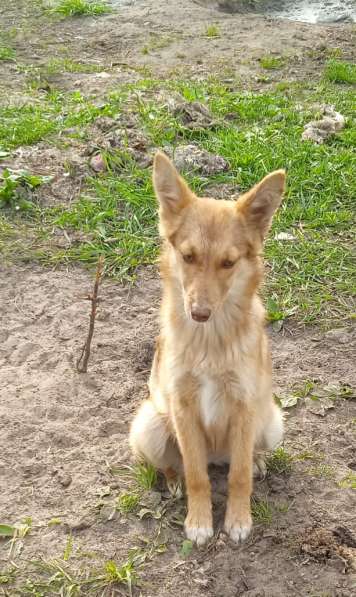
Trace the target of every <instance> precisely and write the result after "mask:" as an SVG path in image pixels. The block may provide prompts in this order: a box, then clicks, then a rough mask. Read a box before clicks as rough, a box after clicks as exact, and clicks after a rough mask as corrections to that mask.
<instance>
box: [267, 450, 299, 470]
mask: <svg viewBox="0 0 356 597" xmlns="http://www.w3.org/2000/svg"><path fill="white" fill-rule="evenodd" d="M292 462H293V457H292V456H291V455H290V454H288V452H287V450H286V449H285V448H283V446H281V447H279V448H276V449H275V450H274V452H272V454H270V456H269V457H268V458H267V461H266V465H267V470H268V472H270V473H276V474H278V475H281V474H285V475H286V474H289V473H290V472H291V471H292Z"/></svg>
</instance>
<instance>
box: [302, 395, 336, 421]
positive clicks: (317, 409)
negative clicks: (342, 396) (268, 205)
mask: <svg viewBox="0 0 356 597" xmlns="http://www.w3.org/2000/svg"><path fill="white" fill-rule="evenodd" d="M305 406H306V409H307V410H308V411H309V412H311V413H313V414H314V415H318V416H319V417H325V415H326V413H327V411H328V410H330V409H331V408H335V404H334V403H333V401H332V400H330V398H318V397H317V396H310V397H307V398H306V399H305Z"/></svg>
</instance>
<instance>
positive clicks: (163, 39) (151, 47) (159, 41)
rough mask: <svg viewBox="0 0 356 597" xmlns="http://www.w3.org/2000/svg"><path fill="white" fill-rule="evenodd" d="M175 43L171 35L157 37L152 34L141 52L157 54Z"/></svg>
mask: <svg viewBox="0 0 356 597" xmlns="http://www.w3.org/2000/svg"><path fill="white" fill-rule="evenodd" d="M172 42H173V37H172V36H170V35H157V33H151V34H150V37H149V40H148V42H147V44H145V45H144V46H143V48H142V50H141V52H142V54H150V53H151V52H157V51H158V50H162V49H163V48H166V47H167V46H169V45H170V44H171V43H172Z"/></svg>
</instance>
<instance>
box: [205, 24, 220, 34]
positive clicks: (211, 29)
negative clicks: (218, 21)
mask: <svg viewBox="0 0 356 597" xmlns="http://www.w3.org/2000/svg"><path fill="white" fill-rule="evenodd" d="M205 35H206V37H220V28H219V26H218V25H214V24H212V25H208V26H207V28H206V29H205Z"/></svg>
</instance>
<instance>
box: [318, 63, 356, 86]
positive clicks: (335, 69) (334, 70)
mask: <svg viewBox="0 0 356 597" xmlns="http://www.w3.org/2000/svg"><path fill="white" fill-rule="evenodd" d="M324 76H325V79H327V81H331V82H332V83H349V84H350V85H354V84H355V83H356V64H351V63H350V62H343V61H341V60H335V59H332V60H329V61H328V62H327V63H326V67H325V71H324Z"/></svg>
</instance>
